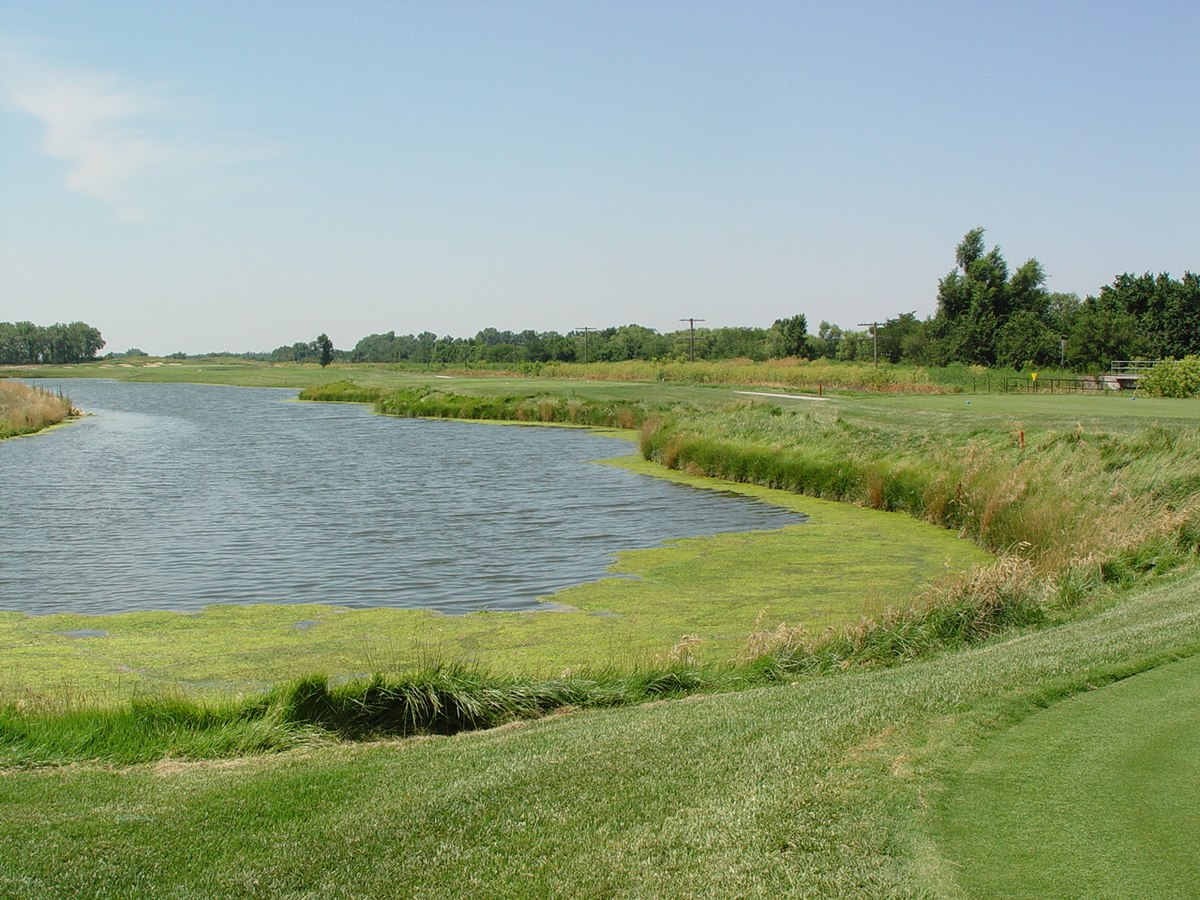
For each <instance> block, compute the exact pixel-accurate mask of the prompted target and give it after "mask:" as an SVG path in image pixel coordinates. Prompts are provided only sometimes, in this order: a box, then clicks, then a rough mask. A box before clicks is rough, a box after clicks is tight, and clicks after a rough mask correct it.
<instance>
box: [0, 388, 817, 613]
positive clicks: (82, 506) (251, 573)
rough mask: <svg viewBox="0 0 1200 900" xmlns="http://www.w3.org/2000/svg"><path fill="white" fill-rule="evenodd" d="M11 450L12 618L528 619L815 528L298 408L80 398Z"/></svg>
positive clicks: (616, 445)
mask: <svg viewBox="0 0 1200 900" xmlns="http://www.w3.org/2000/svg"><path fill="white" fill-rule="evenodd" d="M38 384H39V385H40V386H42V387H44V388H50V389H55V388H61V389H62V390H63V391H64V392H65V393H67V394H68V395H70V397H71V398H72V400H73V401H74V403H75V405H76V406H79V407H81V408H82V409H84V410H86V411H87V412H89V413H91V414H92V415H91V416H90V417H89V418H87V419H85V420H83V421H82V422H80V423H78V424H75V425H71V426H70V427H67V428H62V429H58V430H55V431H52V432H49V433H45V434H42V435H38V436H36V437H32V438H22V439H17V440H8V441H2V442H0V510H2V514H3V530H2V531H0V535H2V538H0V541H2V543H0V609H3V610H21V611H25V612H30V613H50V612H67V611H70V612H86V613H115V612H124V611H129V610H145V609H175V610H194V609H198V608H200V607H202V606H205V605H207V604H211V603H225V602H230V603H261V602H281V603H288V602H290V603H332V604H341V605H345V606H353V607H372V606H400V607H423V608H431V609H437V610H441V611H443V612H469V611H473V610H480V609H497V610H500V609H503V610H518V609H529V608H531V607H533V606H534V605H535V603H536V598H537V597H539V596H541V595H545V594H548V593H551V592H553V591H555V590H558V589H559V588H563V587H567V586H569V585H572V584H579V583H582V582H585V581H591V580H593V579H596V578H600V577H602V576H603V575H604V574H605V569H606V567H607V566H608V565H609V564H610V563H611V561H612V554H613V553H614V551H617V550H622V549H627V548H635V547H650V546H654V545H656V544H658V543H660V542H661V541H663V540H665V539H667V538H672V537H687V536H693V535H701V534H713V533H717V532H723V531H748V530H755V529H768V528H778V527H780V526H782V525H784V524H787V523H789V522H796V521H800V520H801V517H798V516H795V515H792V514H790V513H787V512H785V511H782V510H779V509H776V508H774V507H771V506H768V505H766V504H763V503H759V502H755V501H751V500H747V499H744V498H740V497H733V496H727V495H722V494H719V493H715V492H711V491H701V490H696V489H693V488H688V487H684V486H680V485H675V484H670V483H667V482H664V481H660V480H658V479H655V478H649V477H645V476H639V475H634V474H632V473H629V472H625V471H622V470H619V469H612V468H609V467H605V466H598V465H594V464H590V463H589V460H594V459H598V458H605V457H613V456H620V455H623V454H626V453H630V452H632V450H631V447H630V445H629V444H628V443H626V442H625V441H621V440H618V439H615V438H605V437H599V436H597V435H594V434H589V433H587V432H584V431H578V430H573V429H554V428H513V427H497V426H495V425H486V424H471V423H461V422H431V421H424V420H415V419H397V418H390V417H384V416H377V415H374V414H373V413H371V412H370V411H369V410H367V409H365V408H363V407H359V406H350V405H339V404H325V403H298V402H288V401H290V400H292V399H293V398H294V397H295V396H296V392H295V391H292V390H273V389H259V388H233V387H220V386H211V385H190V384H131V383H120V382H110V381H94V380H86V379H79V380H70V381H45V382H38Z"/></svg>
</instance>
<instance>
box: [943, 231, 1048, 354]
mask: <svg viewBox="0 0 1200 900" xmlns="http://www.w3.org/2000/svg"><path fill="white" fill-rule="evenodd" d="M983 235H984V230H983V229H982V228H973V229H971V230H970V231H968V232H967V233H966V235H964V236H963V239H962V241H961V242H960V243H959V245H958V247H957V248H956V249H955V253H954V260H955V262H956V264H957V268H956V269H955V270H954V271H952V272H950V273H949V274H947V275H946V276H945V277H944V278H942V280H941V281H939V282H938V298H937V302H938V308H937V313H936V314H935V316H934V320H933V322H932V323H931V325H930V327H929V329H928V331H927V334H926V338H927V341H926V344H925V355H926V358H927V359H928V361H929V362H932V363H935V364H946V363H950V362H967V363H980V364H984V365H990V364H992V363H994V362H996V361H997V356H998V353H999V352H1000V350H999V343H998V342H999V337H1000V331H1001V329H1003V328H1004V326H1005V324H1006V323H1007V322H1008V320H1009V318H1010V317H1011V316H1013V315H1014V314H1015V313H1017V312H1022V311H1023V312H1028V313H1030V314H1032V315H1033V316H1034V317H1036V318H1038V319H1041V320H1045V318H1046V317H1047V316H1048V311H1049V299H1048V294H1047V293H1046V289H1045V283H1046V274H1045V272H1044V271H1043V270H1042V266H1041V263H1039V262H1038V261H1037V260H1036V259H1030V260H1028V261H1026V262H1025V263H1024V264H1023V265H1022V266H1020V267H1019V268H1018V269H1017V271H1016V272H1014V273H1012V275H1011V276H1010V275H1009V271H1008V264H1007V263H1006V262H1005V260H1004V255H1003V254H1002V253H1001V252H1000V248H999V247H993V248H992V249H991V250H989V251H987V252H984V247H985V245H984V242H983ZM1022 321H1023V322H1024V323H1025V324H1024V326H1022V329H1014V332H1013V334H1014V335H1015V332H1016V331H1017V330H1022V333H1025V332H1028V326H1029V320H1028V317H1023V318H1022ZM1010 337H1013V335H1010ZM1014 339H1015V338H1014ZM1008 349H1009V350H1012V349H1013V348H1012V347H1009V348H1008Z"/></svg>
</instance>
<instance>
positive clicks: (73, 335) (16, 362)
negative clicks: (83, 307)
mask: <svg viewBox="0 0 1200 900" xmlns="http://www.w3.org/2000/svg"><path fill="white" fill-rule="evenodd" d="M103 346H104V338H102V337H101V336H100V332H99V331H98V330H97V329H95V328H93V327H92V326H91V325H88V324H87V323H85V322H71V323H70V324H69V325H64V324H56V325H45V326H43V325H34V324H33V323H32V322H0V365H9V366H35V365H39V364H42V363H46V364H52V365H61V364H64V363H77V362H86V361H87V360H90V359H95V358H96V354H97V353H99V352H100V349H101V348H102V347H103Z"/></svg>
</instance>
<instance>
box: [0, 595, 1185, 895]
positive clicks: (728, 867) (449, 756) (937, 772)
mask: <svg viewBox="0 0 1200 900" xmlns="http://www.w3.org/2000/svg"><path fill="white" fill-rule="evenodd" d="M1198 589H1200V571H1193V572H1190V573H1188V574H1186V575H1181V576H1175V577H1172V578H1169V579H1164V580H1161V581H1160V582H1158V583H1157V584H1155V585H1152V586H1149V587H1145V588H1141V589H1138V590H1137V591H1136V592H1135V593H1133V594H1131V595H1130V596H1128V597H1127V598H1125V599H1123V600H1122V602H1120V603H1117V604H1114V605H1112V606H1110V607H1109V608H1108V609H1106V610H1105V611H1103V612H1100V613H1098V614H1096V615H1093V616H1090V617H1088V618H1084V619H1080V620H1078V621H1074V622H1070V623H1068V624H1064V625H1061V626H1057V627H1054V628H1049V629H1045V630H1042V631H1036V632H1028V633H1021V634H1015V635H1012V636H1009V637H1007V638H1004V639H1000V640H996V641H994V642H992V643H990V644H988V645H986V646H982V647H978V648H975V649H972V650H967V651H962V652H959V653H955V654H947V655H943V656H938V657H933V658H930V659H927V660H924V661H921V662H917V663H913V664H910V665H906V666H901V667H898V668H892V669H886V670H878V671H866V672H862V671H859V672H853V671H852V672H848V673H844V674H840V675H833V676H826V677H816V678H806V679H802V680H800V681H798V682H797V683H794V684H791V685H785V686H780V687H775V688H766V689H760V690H754V691H748V692H744V693H736V694H724V695H717V696H708V697H702V698H699V699H694V700H685V701H677V702H667V703H659V704H650V705H643V706H638V707H633V708H625V709H615V710H601V711H590V712H581V713H576V714H573V715H565V716H558V717H552V718H550V719H545V720H541V721H539V722H536V723H533V724H528V725H524V726H508V727H505V728H500V729H496V730H493V731H489V732H482V733H466V734H460V735H457V736H454V737H445V738H422V739H415V740H407V741H398V742H381V743H377V744H365V745H362V744H360V745H350V746H346V745H333V746H314V747H313V748H312V749H309V750H302V751H294V752H290V753H284V754H278V755H274V756H258V757H251V758H245V759H240V760H231V761H223V762H222V761H218V762H209V763H194V764H185V763H173V762H171V761H169V760H168V761H164V762H161V763H158V764H152V765H144V766H135V767H129V768H112V767H102V766H87V765H80V766H73V767H69V768H67V769H53V770H15V771H8V772H5V773H4V774H2V775H0V894H3V895H5V896H13V897H48V896H173V897H211V896H263V897H267V896H271V897H308V896H318V895H319V896H323V897H351V896H353V897H393V896H414V897H422V896H423V897H445V896H473V897H528V896H559V897H581V896H617V897H639V896H640V897H647V896H653V897H706V896H707V897H729V896H738V897H778V896H795V897H821V896H926V895H929V894H930V893H935V894H945V893H955V892H956V891H957V890H958V887H957V883H956V872H957V870H958V862H959V861H958V860H956V859H954V858H953V857H952V856H951V857H947V856H945V855H944V854H943V851H941V850H939V849H938V845H937V843H936V842H935V840H934V836H935V832H934V830H933V829H932V827H931V819H930V816H929V813H928V810H929V809H930V808H931V807H934V806H936V805H937V804H938V803H939V801H940V799H941V798H943V797H944V796H946V795H947V793H948V786H949V785H955V784H958V783H959V773H960V772H961V771H962V770H964V769H965V768H966V767H967V766H968V765H969V763H970V761H971V758H972V756H973V754H974V752H975V751H976V750H977V748H978V747H980V746H983V745H984V744H985V743H986V741H987V739H988V738H989V737H990V736H991V735H992V734H994V733H996V732H997V731H998V730H1000V729H1002V728H1004V727H1005V726H1007V725H1009V724H1011V723H1013V722H1015V721H1018V720H1020V719H1022V718H1024V717H1026V716H1028V715H1029V714H1030V713H1031V712H1033V711H1035V710H1036V709H1038V708H1040V707H1042V706H1046V705H1050V704H1052V703H1053V702H1054V701H1056V700H1058V699H1060V698H1062V697H1064V696H1069V695H1071V694H1073V693H1076V692H1079V691H1082V690H1085V689H1086V688H1087V687H1088V686H1089V685H1097V684H1103V683H1105V682H1108V681H1112V680H1114V679H1119V678H1121V677H1124V676H1127V675H1129V674H1131V673H1133V672H1136V671H1139V670H1142V669H1145V668H1149V667H1151V666H1153V665H1154V664H1156V663H1161V662H1163V661H1166V660H1169V659H1172V658H1176V657H1180V656H1186V655H1188V654H1191V653H1193V652H1195V651H1196V650H1197V649H1200V604H1197V603H1196V602H1195V599H1194V598H1195V596H1196V592H1197V590H1198ZM1179 877H1185V876H1179ZM1018 887H1019V885H1018ZM1193 887H1195V886H1194V885H1193Z"/></svg>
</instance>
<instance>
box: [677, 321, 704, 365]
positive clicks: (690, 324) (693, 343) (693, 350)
mask: <svg viewBox="0 0 1200 900" xmlns="http://www.w3.org/2000/svg"><path fill="white" fill-rule="evenodd" d="M679 321H680V322H687V323H688V328H689V329H690V330H691V337H690V339H689V341H688V344H689V346H690V354H689V355H690V356H691V358H692V362H695V361H696V323H697V322H703V321H704V320H703V319H680V320H679Z"/></svg>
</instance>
